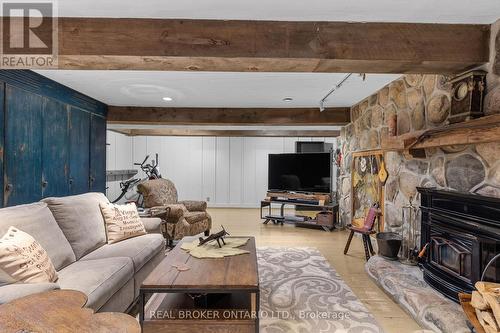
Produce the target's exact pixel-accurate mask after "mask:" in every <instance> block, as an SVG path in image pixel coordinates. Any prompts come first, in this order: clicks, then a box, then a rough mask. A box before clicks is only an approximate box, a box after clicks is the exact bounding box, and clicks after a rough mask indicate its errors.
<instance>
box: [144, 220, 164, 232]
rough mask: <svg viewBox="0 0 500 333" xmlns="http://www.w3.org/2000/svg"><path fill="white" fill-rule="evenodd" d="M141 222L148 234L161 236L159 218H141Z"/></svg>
mask: <svg viewBox="0 0 500 333" xmlns="http://www.w3.org/2000/svg"><path fill="white" fill-rule="evenodd" d="M141 221H142V224H144V228H145V229H146V232H147V233H148V234H161V218H159V217H142V218H141Z"/></svg>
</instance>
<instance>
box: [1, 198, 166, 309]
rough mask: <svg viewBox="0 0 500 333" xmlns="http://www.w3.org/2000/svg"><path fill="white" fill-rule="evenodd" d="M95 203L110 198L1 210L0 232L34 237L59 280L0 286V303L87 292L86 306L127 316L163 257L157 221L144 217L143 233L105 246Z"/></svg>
mask: <svg viewBox="0 0 500 333" xmlns="http://www.w3.org/2000/svg"><path fill="white" fill-rule="evenodd" d="M99 202H108V199H107V198H106V197H105V196H104V195H103V194H102V193H87V194H82V195H76V196H69V197H61V198H47V199H44V200H43V201H41V202H38V203H33V204H28V205H20V206H15V207H9V208H3V209H0V234H1V235H3V234H5V232H6V231H7V229H8V228H9V227H10V226H15V227H17V228H18V229H20V230H22V231H24V232H27V233H28V234H30V235H31V236H33V237H34V238H35V239H36V240H37V241H38V242H39V243H40V244H41V245H42V247H43V248H44V249H45V250H46V251H47V253H48V255H49V257H50V258H51V260H52V262H53V264H54V266H55V268H56V270H57V273H58V277H59V278H58V280H57V282H56V283H33V284H26V283H19V284H9V285H3V286H0V304H2V303H6V302H9V301H11V300H13V299H16V298H19V297H22V296H26V295H29V294H33V293H38V292H43V291H48V290H53V289H74V290H79V291H81V292H83V293H85V294H86V295H87V297H88V301H87V304H86V307H89V308H92V309H93V310H95V311H116V312H125V311H126V310H127V309H128V308H129V307H130V306H131V305H133V304H134V302H135V300H136V299H137V297H138V296H139V287H140V285H141V283H142V281H143V280H144V279H145V278H146V276H147V275H148V274H149V273H150V272H151V271H152V270H153V268H154V267H155V266H156V265H157V264H158V263H159V262H160V261H161V259H162V258H163V257H164V255H165V253H164V238H163V236H162V235H161V231H160V224H161V220H160V219H158V218H148V219H143V222H144V225H145V228H146V231H147V232H148V234H147V235H143V236H138V237H134V238H129V239H126V240H123V241H120V242H118V243H115V244H107V243H106V232H105V226H104V220H103V217H102V214H101V211H100V208H99Z"/></svg>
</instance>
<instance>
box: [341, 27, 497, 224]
mask: <svg viewBox="0 0 500 333" xmlns="http://www.w3.org/2000/svg"><path fill="white" fill-rule="evenodd" d="M493 27H494V29H493V30H494V33H492V44H494V45H496V46H494V45H492V49H491V50H492V57H491V63H490V64H489V65H488V66H487V68H485V69H487V70H488V72H489V74H488V77H487V96H486V98H485V101H486V104H485V112H486V113H487V114H493V113H500V71H499V70H500V34H499V33H498V30H499V28H500V21H498V22H497V23H495V24H494V25H493ZM495 40H496V41H497V43H496V44H495V43H494V41H495ZM450 92H451V86H450V84H449V83H447V79H446V77H444V76H442V75H405V76H403V77H402V78H400V79H398V80H396V81H394V82H392V83H390V84H389V85H388V86H386V87H384V88H382V89H381V90H380V91H378V92H377V93H376V94H374V95H372V96H369V97H368V98H366V99H365V100H363V101H361V102H360V103H358V104H357V105H355V106H353V107H352V109H351V119H352V122H351V123H350V124H349V125H347V126H345V127H344V128H343V129H342V131H341V140H340V144H341V147H342V148H341V149H342V153H343V161H342V166H341V168H340V184H341V186H340V188H339V201H340V213H341V219H342V222H343V223H344V224H348V223H350V222H351V221H350V219H351V161H352V153H353V152H356V151H363V150H370V149H377V148H380V141H381V139H382V138H383V137H384V136H386V135H388V119H389V117H390V115H391V114H393V113H395V114H397V131H398V134H403V133H408V132H413V131H417V130H422V129H429V128H435V127H439V126H442V125H443V124H445V123H446V120H447V117H448V115H449V111H450ZM385 162H386V166H387V169H388V172H389V178H388V180H387V183H386V185H385V222H386V230H393V231H400V229H401V220H402V217H401V207H402V206H404V205H406V204H408V202H409V199H410V198H411V197H413V198H415V203H416V204H419V202H420V197H419V196H418V194H417V193H416V187H417V186H423V187H437V188H442V189H450V190H457V191H461V192H472V193H478V194H481V195H487V196H495V197H500V142H496V143H487V144H478V145H466V146H449V147H442V148H436V149H427V150H426V157H425V158H419V159H415V158H406V157H405V156H404V155H403V154H401V153H399V152H387V153H386V155H385Z"/></svg>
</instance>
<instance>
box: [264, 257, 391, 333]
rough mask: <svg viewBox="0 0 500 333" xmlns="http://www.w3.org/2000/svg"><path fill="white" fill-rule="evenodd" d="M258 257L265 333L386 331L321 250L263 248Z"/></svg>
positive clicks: (366, 332) (375, 332)
mask: <svg viewBox="0 0 500 333" xmlns="http://www.w3.org/2000/svg"><path fill="white" fill-rule="evenodd" d="M257 258H258V265H259V278H260V297H261V299H260V309H261V313H260V318H261V319H260V332H262V333H285V332H286V333H326V332H335V333H381V332H383V331H382V329H381V328H380V326H379V325H378V324H377V322H376V321H375V318H374V317H373V316H372V315H371V313H370V312H369V311H368V310H367V309H366V307H365V306H364V305H363V304H362V303H361V301H360V300H359V299H358V298H357V297H356V296H355V295H354V293H353V292H352V290H351V289H350V288H349V287H348V286H347V284H346V283H345V282H344V281H343V280H342V279H341V278H340V276H339V275H338V274H337V272H336V271H335V270H334V269H333V268H332V267H331V266H330V265H329V264H328V262H327V260H326V259H325V258H324V257H323V256H322V255H321V253H320V252H319V251H318V250H316V249H314V248H274V247H261V248H259V249H258V250H257Z"/></svg>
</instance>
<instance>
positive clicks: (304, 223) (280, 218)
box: [260, 192, 339, 231]
mask: <svg viewBox="0 0 500 333" xmlns="http://www.w3.org/2000/svg"><path fill="white" fill-rule="evenodd" d="M273 193H277V192H273ZM273 204H277V205H280V208H279V209H280V213H279V215H276V214H273V213H272V205H273ZM287 205H290V206H294V207H297V206H300V207H316V208H319V209H321V210H322V211H331V212H332V214H333V217H334V218H333V223H332V224H331V225H320V224H318V223H317V221H316V220H315V219H309V218H307V217H305V216H297V215H285V206H287ZM266 207H267V208H268V212H267V214H266V215H264V208H266ZM260 218H261V219H262V220H264V224H268V223H269V222H273V224H280V225H283V224H284V223H293V224H295V225H296V226H298V227H309V228H316V229H323V230H325V231H332V230H333V229H335V225H336V224H338V221H339V205H338V204H337V203H321V202H320V201H319V200H315V201H314V200H311V199H309V198H308V199H300V198H287V199H277V198H276V197H272V196H271V197H267V198H266V199H265V200H262V201H261V202H260Z"/></svg>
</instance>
